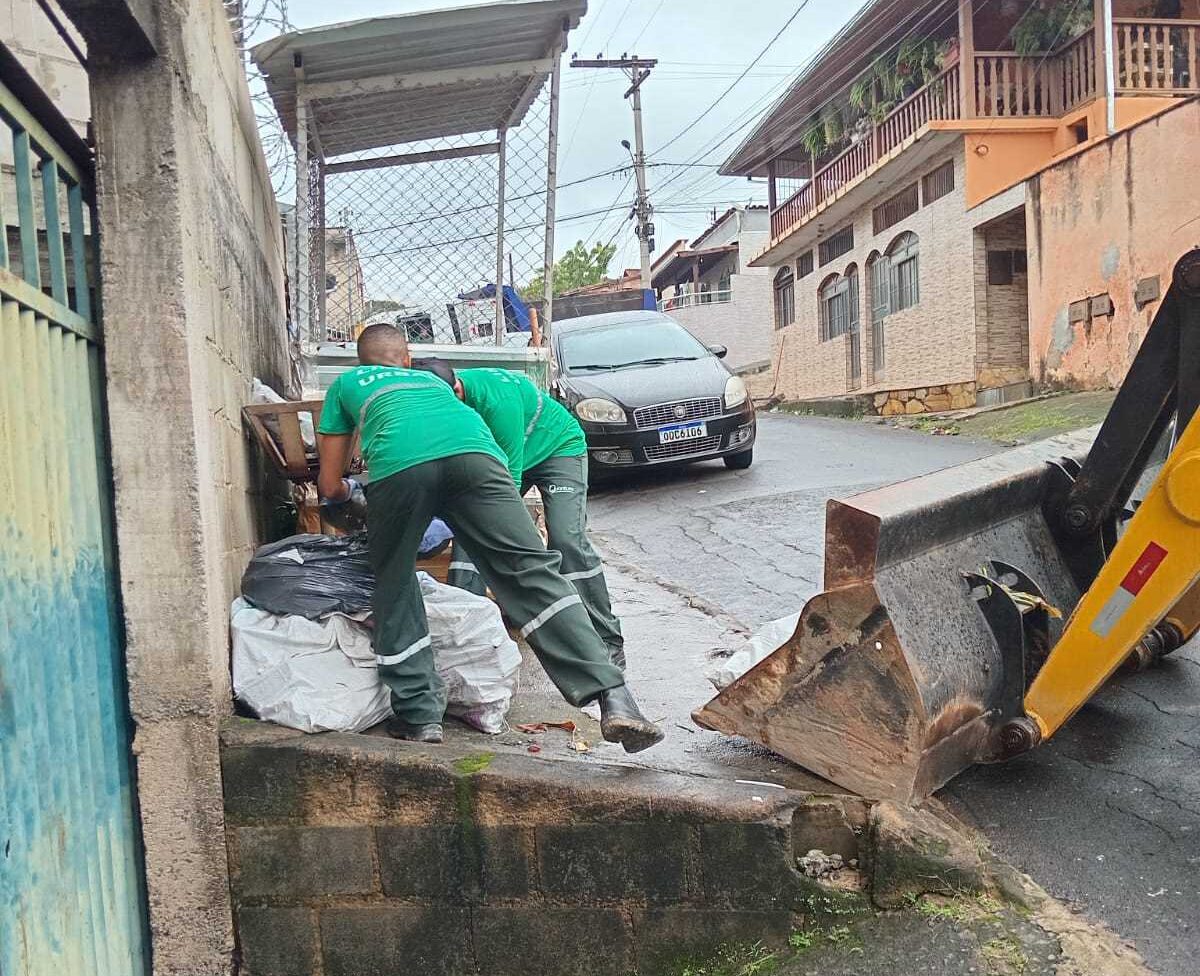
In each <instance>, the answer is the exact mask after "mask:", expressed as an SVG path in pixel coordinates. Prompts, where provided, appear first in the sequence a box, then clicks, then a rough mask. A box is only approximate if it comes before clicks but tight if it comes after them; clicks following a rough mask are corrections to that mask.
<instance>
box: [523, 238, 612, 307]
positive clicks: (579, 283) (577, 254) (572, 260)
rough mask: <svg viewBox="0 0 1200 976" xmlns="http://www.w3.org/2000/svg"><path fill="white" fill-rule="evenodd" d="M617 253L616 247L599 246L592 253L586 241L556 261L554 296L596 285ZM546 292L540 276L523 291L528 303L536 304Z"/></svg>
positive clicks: (608, 245)
mask: <svg viewBox="0 0 1200 976" xmlns="http://www.w3.org/2000/svg"><path fill="white" fill-rule="evenodd" d="M616 253H617V246H616V245H615V244H596V245H594V246H593V247H592V248H591V249H590V250H589V249H588V247H587V245H586V244H584V243H583V241H576V242H575V246H574V247H573V248H571V250H569V251H567V253H566V254H564V255H563V256H562V257H561V258H559V259H558V260H557V261H555V262H554V294H556V295H561V294H562V293H563V292H565V291H571V290H572V289H574V288H582V287H583V286H584V285H596V284H599V283H600V282H601V281H603V280H604V276H605V275H606V274H608V266H609V264H611V263H612V259H613V257H614V256H615V255H616ZM545 293H546V282H545V280H544V279H543V277H542V276H541V275H538V276H537V277H536V278H534V279H533V281H531V282H529V284H528V285H526V286H525V287H524V288H522V289H521V295H522V297H523V298H525V299H526V300H527V301H536V300H537V299H539V298H542V297H543V296H544V295H545Z"/></svg>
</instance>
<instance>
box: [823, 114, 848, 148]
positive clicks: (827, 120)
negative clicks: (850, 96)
mask: <svg viewBox="0 0 1200 976" xmlns="http://www.w3.org/2000/svg"><path fill="white" fill-rule="evenodd" d="M821 126H822V128H823V129H824V130H825V146H826V148H827V149H836V148H837V147H838V146H840V145H841V144H842V143H843V142H844V141H845V140H846V120H845V119H844V118H842V110H841V109H840V108H839V107H838V106H837V105H835V104H832V103H831V104H829V105H826V106H825V107H824V108H823V109H822V110H821Z"/></svg>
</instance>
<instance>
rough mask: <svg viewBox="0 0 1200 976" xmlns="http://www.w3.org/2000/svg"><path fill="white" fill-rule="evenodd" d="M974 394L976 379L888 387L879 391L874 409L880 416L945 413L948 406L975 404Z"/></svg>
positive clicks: (964, 406) (948, 408) (955, 407)
mask: <svg viewBox="0 0 1200 976" xmlns="http://www.w3.org/2000/svg"><path fill="white" fill-rule="evenodd" d="M975 396H976V385H975V383H974V382H967V383H946V384H941V385H938V386H922V387H918V388H916V389H912V390H887V391H886V392H883V393H876V394H875V396H874V400H873V406H874V411H875V413H877V414H879V415H880V416H881V417H895V416H899V415H900V414H910V415H912V414H921V413H942V412H943V411H946V410H965V409H966V408H968V407H973V406H975Z"/></svg>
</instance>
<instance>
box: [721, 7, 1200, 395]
mask: <svg viewBox="0 0 1200 976" xmlns="http://www.w3.org/2000/svg"><path fill="white" fill-rule="evenodd" d="M1110 2H1111V6H1112V8H1113V9H1112V11H1111V13H1112V18H1111V20H1112V24H1113V27H1112V31H1111V33H1110V32H1109V31H1107V30H1106V28H1105V26H1104V25H1105V23H1106V20H1107V12H1106V10H1105V6H1106V4H1105V2H1104V0H1095V3H1094V4H1085V5H1079V4H1071V3H1069V2H1062V3H1052V2H1051V3H1040V2H1034V0H1030V2H1024V0H1022V2H1016V0H1012V2H1006V3H991V2H988V0H940V2H939V0H929V2H924V3H917V4H913V5H912V6H911V8H910V9H908V10H906V11H905V12H904V13H903V14H900V15H896V13H895V11H894V9H893V5H891V4H888V3H886V2H883V0H874V2H871V3H868V4H867V5H866V6H865V7H864V8H863V9H862V11H860V13H859V14H858V15H857V16H856V17H855V19H854V20H853V21H852V23H851V24H850V25H848V27H847V28H846V29H845V30H844V31H843V32H841V34H839V35H838V37H837V38H835V40H834V41H833V42H831V44H830V45H829V46H828V47H827V49H826V50H825V51H824V52H823V53H822V54H821V56H820V57H819V58H818V59H817V60H816V61H815V62H814V63H813V64H812V65H811V66H810V67H809V69H808V70H807V71H806V72H805V73H804V74H803V75H802V76H801V77H800V78H799V79H798V80H797V81H796V82H795V83H794V84H793V86H792V87H791V89H790V90H789V91H788V93H787V94H786V95H785V96H784V97H783V98H782V99H781V100H780V102H779V103H778V104H777V105H776V106H775V107H774V108H773V110H772V111H771V112H770V113H769V114H768V115H767V117H766V118H764V120H763V121H762V122H761V123H760V124H759V126H758V127H757V129H756V130H755V131H754V132H753V133H752V134H751V135H750V136H749V137H748V138H747V139H746V141H745V142H744V143H743V144H742V145H741V146H740V147H739V148H738V150H737V151H736V152H735V153H734V154H733V156H731V157H730V159H729V160H727V161H726V163H725V164H724V166H723V167H722V170H721V171H722V173H724V174H726V175H738V176H749V177H765V178H766V179H767V181H768V186H769V199H770V229H769V232H768V234H769V240H768V243H767V245H766V246H765V247H764V248H762V249H761V250H760V251H759V252H758V253H757V254H756V255H755V256H754V257H753V258H752V260H751V262H750V264H751V266H752V267H758V268H762V269H765V270H766V271H767V273H768V276H769V281H770V286H771V293H772V317H773V323H774V330H773V339H774V341H773V344H772V356H771V360H772V369H771V370H770V371H769V374H768V377H769V380H770V383H771V390H770V391H769V392H773V393H774V394H775V395H777V396H780V397H783V398H785V399H789V400H805V399H817V398H827V397H840V396H845V395H848V394H862V395H863V397H864V402H867V403H869V404H870V405H871V406H872V408H873V409H875V410H876V411H878V412H880V413H885V414H893V413H900V412H904V413H922V412H927V411H937V410H944V409H950V408H959V407H966V406H971V405H974V404H976V403H980V404H989V403H997V402H1004V401H1006V400H1009V399H1015V398H1017V397H1020V396H1024V395H1026V394H1027V393H1028V392H1029V390H1030V389H1031V387H1032V385H1033V384H1034V383H1035V382H1038V383H1041V382H1046V381H1049V380H1054V379H1055V377H1053V376H1050V375H1048V371H1047V369H1046V366H1045V359H1046V355H1045V350H1044V349H1043V348H1042V346H1044V345H1045V343H1044V342H1043V341H1042V340H1041V339H1040V338H1035V339H1034V342H1033V344H1032V346H1031V335H1033V336H1041V335H1042V334H1043V333H1044V332H1045V329H1044V327H1042V326H1040V325H1039V326H1035V325H1034V324H1033V322H1032V320H1031V308H1032V309H1033V310H1034V317H1035V318H1042V317H1044V316H1045V312H1044V310H1043V308H1042V306H1043V304H1044V302H1043V300H1042V298H1041V292H1042V291H1043V290H1044V289H1043V288H1042V286H1041V284H1040V283H1041V282H1044V281H1048V280H1050V279H1052V278H1053V274H1052V273H1047V270H1046V267H1045V259H1046V258H1047V257H1050V259H1051V260H1053V259H1054V256H1053V255H1047V254H1046V253H1045V251H1044V248H1042V249H1041V250H1038V248H1037V242H1035V241H1031V240H1030V235H1031V232H1032V233H1037V232H1038V229H1039V228H1040V227H1042V215H1043V211H1044V210H1045V209H1046V208H1047V207H1050V208H1051V209H1053V208H1056V207H1057V208H1060V209H1061V207H1063V206H1066V207H1068V208H1069V209H1070V208H1071V206H1072V202H1073V201H1076V202H1077V201H1078V200H1079V199H1080V198H1081V195H1082V194H1084V193H1085V192H1086V190H1085V188H1082V187H1080V186H1079V185H1078V184H1072V183H1070V182H1069V181H1062V180H1043V179H1041V178H1040V174H1042V173H1043V172H1044V171H1047V170H1051V169H1053V168H1054V167H1056V166H1058V165H1059V164H1061V163H1063V162H1064V161H1066V160H1070V159H1073V158H1075V157H1082V156H1084V155H1087V154H1089V151H1091V150H1093V149H1098V148H1100V147H1102V146H1106V145H1107V144H1108V143H1110V142H1111V141H1112V140H1113V139H1115V138H1116V137H1117V136H1118V135H1119V134H1120V133H1123V132H1128V131H1129V130H1130V129H1132V128H1135V127H1140V126H1141V125H1142V124H1144V123H1146V122H1147V120H1152V119H1154V118H1156V117H1157V116H1159V115H1160V114H1162V113H1165V112H1169V111H1170V110H1171V109H1173V108H1178V107H1179V106H1180V105H1181V97H1183V96H1188V95H1191V94H1196V93H1200V72H1198V71H1197V60H1198V53H1200V19H1188V18H1200V2H1196V3H1193V2H1184V3H1173V4H1159V5H1157V6H1155V5H1153V4H1152V5H1151V6H1155V10H1156V11H1157V10H1159V8H1161V12H1162V15H1161V16H1154V17H1147V16H1146V14H1147V13H1148V11H1147V10H1146V5H1145V4H1143V3H1141V2H1139V0H1128V2H1126V0H1110ZM1193 6H1196V7H1197V8H1198V9H1196V10H1193V9H1191V7H1193ZM1109 55H1111V63H1112V72H1111V81H1110V77H1109V69H1108V63H1109ZM1165 178H1166V179H1167V180H1168V181H1170V180H1173V179H1174V176H1173V175H1172V174H1169V173H1168V174H1166V175H1165ZM1047 187H1053V189H1052V191H1051V195H1050V196H1047V193H1046V189H1047ZM1144 192H1150V188H1149V187H1146V189H1145V191H1144ZM1060 194H1065V195H1066V196H1065V197H1061V196H1059V195H1060ZM1081 210H1086V208H1079V207H1076V208H1075V210H1074V212H1076V214H1077V219H1076V221H1075V223H1076V225H1077V232H1076V237H1077V248H1078V249H1080V250H1081V251H1082V256H1081V260H1084V261H1086V260H1087V258H1086V254H1087V253H1089V252H1090V250H1091V249H1092V248H1094V247H1097V246H1099V245H1098V243H1097V241H1096V240H1093V239H1092V237H1091V235H1090V233H1089V227H1090V224H1091V221H1092V219H1093V217H1094V216H1095V215H1090V216H1089V215H1088V214H1086V213H1084V214H1082V218H1081V217H1080V213H1079V212H1080V211H1081ZM1080 219H1082V223H1080ZM1096 219H1098V218H1096ZM1137 219H1138V218H1137V216H1136V212H1135V213H1134V216H1133V217H1132V218H1130V220H1132V221H1135V222H1136V221H1137ZM1060 222H1061V221H1060ZM1110 222H1111V221H1110ZM1031 249H1032V250H1036V251H1037V253H1038V256H1039V261H1040V262H1041V264H1040V265H1039V267H1038V268H1037V269H1036V275H1037V278H1038V281H1039V286H1038V288H1036V289H1034V290H1033V292H1031V284H1030V251H1031ZM1176 256H1178V255H1176ZM1164 271H1166V272H1169V266H1168V267H1167V268H1166V269H1164ZM1101 307H1107V306H1104V305H1103V303H1101ZM1151 311H1152V309H1151ZM1057 315H1058V312H1057V310H1056V311H1055V316H1056V317H1057ZM1135 348H1136V343H1135ZM1126 360H1127V357H1126V356H1124V354H1122V355H1120V356H1117V357H1116V361H1115V362H1110V363H1108V364H1106V365H1105V366H1104V368H1103V369H1100V370H1098V371H1097V372H1096V374H1095V375H1092V374H1091V373H1089V372H1088V370H1086V369H1085V370H1082V371H1080V370H1076V371H1075V372H1073V373H1072V374H1071V381H1072V382H1073V383H1075V384H1076V385H1098V383H1101V382H1112V381H1113V374H1114V373H1120V374H1121V375H1123V369H1122V368H1121V363H1124V362H1126ZM1101 375H1103V377H1104V378H1103V380H1101V379H1100V378H1099V377H1100V376H1101ZM1118 379H1119V377H1118Z"/></svg>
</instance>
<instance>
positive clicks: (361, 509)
mask: <svg viewBox="0 0 1200 976" xmlns="http://www.w3.org/2000/svg"><path fill="white" fill-rule="evenodd" d="M342 484H344V485H346V486H347V487H348V488H349V489H350V493H349V494H348V495H347V496H346V498H345V499H344V500H342V501H332V500H330V499H328V498H322V499H321V509H322V512H321V516H322V518H323V519H324V520H325V521H326V522H328V523H329V524H330V525H332V526H333V527H334V528H336V529H341V530H342V531H343V532H354V531H357V530H358V529H361V528H363V527H364V526H366V524H367V494H366V492H364V491H363V486H362V485H361V484H360V483H359V482H358V481H356V480H355V479H354V478H343V479H342Z"/></svg>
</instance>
